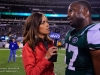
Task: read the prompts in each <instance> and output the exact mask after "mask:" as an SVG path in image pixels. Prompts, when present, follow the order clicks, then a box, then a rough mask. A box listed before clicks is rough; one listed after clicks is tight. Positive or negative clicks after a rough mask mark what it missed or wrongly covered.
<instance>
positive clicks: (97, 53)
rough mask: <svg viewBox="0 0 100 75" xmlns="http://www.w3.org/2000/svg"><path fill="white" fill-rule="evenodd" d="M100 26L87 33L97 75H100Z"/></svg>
mask: <svg viewBox="0 0 100 75" xmlns="http://www.w3.org/2000/svg"><path fill="white" fill-rule="evenodd" d="M99 28H100V24H98V25H95V26H94V27H93V28H91V29H90V30H89V31H88V33H87V41H88V47H89V49H90V54H91V57H92V61H93V66H94V72H95V75H100V30H99Z"/></svg>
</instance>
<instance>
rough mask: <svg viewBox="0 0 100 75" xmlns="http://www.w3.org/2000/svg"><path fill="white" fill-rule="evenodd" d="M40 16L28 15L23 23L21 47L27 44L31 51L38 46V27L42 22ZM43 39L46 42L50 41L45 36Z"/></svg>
mask: <svg viewBox="0 0 100 75" xmlns="http://www.w3.org/2000/svg"><path fill="white" fill-rule="evenodd" d="M42 16H43V14H42V13H40V12H36V13H33V14H32V15H30V16H29V17H28V18H27V19H26V21H25V27H24V34H23V36H24V40H23V45H25V44H26V43H28V45H29V47H30V48H31V49H32V50H33V51H34V48H35V46H36V45H38V42H39V37H38V31H39V26H40V24H41V22H42ZM45 38H46V39H47V41H51V40H50V39H49V38H48V36H47V35H46V36H45Z"/></svg>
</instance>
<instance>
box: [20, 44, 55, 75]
mask: <svg viewBox="0 0 100 75" xmlns="http://www.w3.org/2000/svg"><path fill="white" fill-rule="evenodd" d="M51 46H52V45H49V47H51ZM46 52H47V50H46V48H45V46H44V45H43V43H42V42H40V43H39V46H36V48H35V52H33V51H32V49H31V48H30V47H29V46H28V44H25V45H24V47H23V50H22V60H23V64H24V68H25V71H26V75H54V64H53V63H52V62H50V61H48V60H47V59H46V58H45V54H46Z"/></svg>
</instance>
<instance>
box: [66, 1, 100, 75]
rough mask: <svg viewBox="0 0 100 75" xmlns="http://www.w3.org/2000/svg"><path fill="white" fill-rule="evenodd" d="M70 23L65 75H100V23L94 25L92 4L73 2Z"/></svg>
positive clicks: (67, 36)
mask: <svg viewBox="0 0 100 75" xmlns="http://www.w3.org/2000/svg"><path fill="white" fill-rule="evenodd" d="M68 22H69V25H71V27H72V29H71V30H69V31H68V32H67V34H66V37H65V43H66V64H67V67H66V70H65V75H100V23H92V18H91V6H90V4H89V3H88V2H87V1H75V2H72V3H71V4H70V5H69V7H68Z"/></svg>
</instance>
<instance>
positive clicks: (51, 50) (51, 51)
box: [45, 46, 57, 59]
mask: <svg viewBox="0 0 100 75" xmlns="http://www.w3.org/2000/svg"><path fill="white" fill-rule="evenodd" d="M56 54H57V47H56V46H52V47H50V48H49V49H48V51H47V53H46V55H45V58H46V59H50V58H51V57H52V56H53V55H56Z"/></svg>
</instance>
